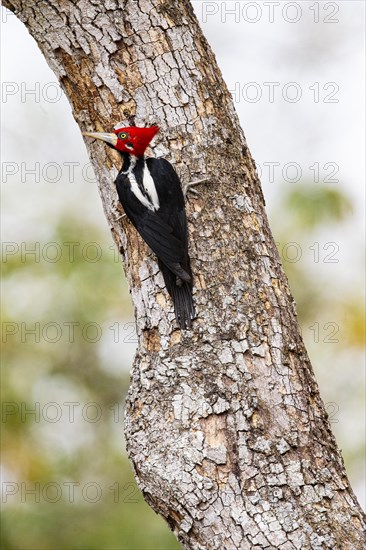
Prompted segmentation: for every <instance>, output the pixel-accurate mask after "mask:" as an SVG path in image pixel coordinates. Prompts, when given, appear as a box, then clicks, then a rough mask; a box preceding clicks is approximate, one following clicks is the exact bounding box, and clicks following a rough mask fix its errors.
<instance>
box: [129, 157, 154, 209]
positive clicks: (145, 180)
mask: <svg viewBox="0 0 366 550" xmlns="http://www.w3.org/2000/svg"><path fill="white" fill-rule="evenodd" d="M136 162H137V158H136V157H134V156H131V157H130V165H129V167H128V178H129V180H130V185H131V191H132V193H133V194H134V195H135V197H136V198H137V200H139V201H140V202H141V204H143V205H144V206H146V208H148V209H149V210H152V211H153V212H154V211H155V210H158V209H159V207H160V204H159V197H158V194H157V192H156V189H155V185H154V180H153V179H152V177H151V174H150V172H149V170H148V168H147V166H146V163H145V160H144V166H143V172H142V184H143V186H144V189H145V191H146V192H147V193H148V195H149V197H150V198H151V201H149V199H148V198H147V197H145V195H144V194H143V193H142V192H141V190H140V187H139V185H138V183H137V181H136V177H135V174H134V173H133V169H134V168H135V166H136Z"/></svg>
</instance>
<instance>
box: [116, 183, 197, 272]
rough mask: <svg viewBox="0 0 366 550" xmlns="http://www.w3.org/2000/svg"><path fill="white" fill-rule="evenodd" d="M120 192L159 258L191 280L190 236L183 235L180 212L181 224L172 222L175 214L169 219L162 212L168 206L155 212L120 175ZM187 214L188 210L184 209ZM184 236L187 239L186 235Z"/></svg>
mask: <svg viewBox="0 0 366 550" xmlns="http://www.w3.org/2000/svg"><path fill="white" fill-rule="evenodd" d="M117 191H118V195H119V198H120V201H121V203H122V206H123V208H124V210H125V212H126V214H127V216H128V218H129V219H130V220H131V222H132V223H133V225H134V226H135V227H136V229H137V231H138V232H139V233H140V235H141V237H142V238H143V239H144V241H145V242H146V243H147V244H148V245H149V247H150V248H151V250H152V251H153V252H155V254H156V255H157V257H158V258H160V260H161V261H162V262H163V263H164V264H165V265H166V266H167V267H169V269H171V270H172V271H173V273H175V274H176V275H177V276H178V277H180V278H181V279H183V280H184V281H187V282H190V280H191V277H190V275H189V273H187V271H186V270H185V269H184V265H185V257H186V236H185V235H182V233H181V229H179V231H177V229H178V228H180V226H181V221H179V218H180V216H179V215H178V212H177V213H176V214H177V216H176V218H177V224H178V225H176V224H175V223H170V222H171V221H172V217H171V216H170V214H171V213H170V214H169V216H167V220H165V219H164V217H162V216H161V215H160V214H161V213H163V212H164V211H165V205H164V206H163V210H162V212H160V211H158V213H157V212H154V211H152V210H149V209H148V208H146V207H145V206H143V205H142V204H141V203H140V202H139V201H138V199H137V198H136V197H135V195H134V194H133V193H132V191H131V189H130V188H129V187H128V186H127V185H123V184H122V185H120V184H119V181H118V178H117ZM183 213H184V211H183ZM182 237H183V238H182Z"/></svg>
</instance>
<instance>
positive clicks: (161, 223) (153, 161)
mask: <svg viewBox="0 0 366 550" xmlns="http://www.w3.org/2000/svg"><path fill="white" fill-rule="evenodd" d="M153 129H154V130H155V131H154V132H151V130H152V128H133V127H132V128H117V129H115V130H114V134H99V133H87V134H86V135H89V136H90V137H97V138H98V139H103V141H106V142H107V143H108V144H109V145H112V146H113V147H114V148H115V149H117V150H118V151H119V152H120V154H121V157H122V160H123V164H122V168H121V170H120V172H119V174H118V176H117V179H116V187H117V193H118V197H119V200H120V202H121V204H122V206H123V208H124V211H125V213H126V215H127V217H128V218H129V219H130V220H131V222H132V224H133V225H134V226H135V227H136V229H137V231H138V232H139V234H140V235H141V237H142V238H143V239H144V241H145V242H146V243H147V244H148V246H149V247H150V248H151V250H152V251H153V252H154V253H155V254H156V256H157V257H158V264H159V268H160V270H161V272H162V274H163V277H164V282H165V285H166V288H167V290H168V292H169V294H170V296H171V298H172V300H173V304H174V310H175V316H176V319H177V321H178V324H179V326H180V328H181V329H185V328H188V329H189V328H191V325H192V320H193V318H194V315H195V311H194V305H193V298H192V271H191V268H190V261H189V255H188V233H187V220H186V213H185V203H184V196H183V191H182V187H181V183H180V180H179V177H178V175H177V173H176V171H175V170H174V168H173V166H172V165H171V164H170V163H169V162H168V161H167V160H165V159H164V158H146V157H145V156H144V154H136V153H141V152H142V150H143V151H145V148H146V146H147V144H146V141H147V140H148V141H147V143H148V142H149V141H150V140H151V139H152V138H151V137H150V139H148V138H149V136H147V135H144V134H141V131H142V132H143V131H144V130H146V131H150V134H149V135H151V133H153V134H154V135H155V133H156V131H157V128H156V127H153ZM136 135H137V136H140V141H138V140H137V138H136ZM102 136H103V137H102ZM141 136H142V137H141ZM107 137H108V139H107ZM116 138H117V140H118V141H117V142H116ZM134 138H135V139H134ZM109 140H110V141H109ZM143 140H145V141H144V142H143ZM120 141H122V144H121V143H119V142H120ZM142 142H143V143H142ZM145 144H146V145H145ZM116 145H119V146H118V147H117V146H116ZM132 148H133V149H132Z"/></svg>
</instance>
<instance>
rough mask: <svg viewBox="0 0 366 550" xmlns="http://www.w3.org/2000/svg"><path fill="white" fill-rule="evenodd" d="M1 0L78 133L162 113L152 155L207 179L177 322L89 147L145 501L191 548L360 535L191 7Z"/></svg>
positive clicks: (110, 173)
mask: <svg viewBox="0 0 366 550" xmlns="http://www.w3.org/2000/svg"><path fill="white" fill-rule="evenodd" d="M3 3H4V5H5V6H6V7H8V8H9V9H11V10H13V11H15V13H16V14H17V15H18V17H19V18H20V19H21V20H22V21H23V22H24V23H25V25H26V26H27V28H28V30H29V32H30V33H31V34H32V36H33V37H34V38H35V40H36V41H37V43H38V45H39V47H40V48H41V50H42V52H43V53H44V55H45V57H46V60H47V62H48V63H49V65H50V66H51V68H52V69H53V70H54V72H55V74H56V76H57V77H58V78H59V80H60V83H61V86H62V88H63V89H64V91H65V93H66V95H67V97H68V98H69V100H70V103H71V105H72V108H73V113H74V117H75V119H76V121H77V123H78V124H79V126H80V129H81V130H84V131H85V130H89V131H102V130H103V131H110V130H111V128H112V127H113V125H114V124H115V123H117V122H119V121H120V120H122V121H123V122H124V123H125V124H126V125H130V124H131V123H132V124H133V123H135V124H136V125H141V126H145V125H150V124H152V123H157V124H158V125H159V126H160V127H161V132H160V134H159V135H158V139H157V140H156V141H158V146H157V147H156V148H155V151H154V152H155V154H157V155H159V156H160V155H164V156H165V157H167V158H168V159H169V160H171V161H172V162H173V163H174V164H175V166H176V167H177V169H178V171H179V172H180V174H181V177H182V179H183V180H184V181H192V180H195V179H198V178H204V177H207V178H208V181H207V183H205V184H202V185H201V186H200V189H199V191H200V195H199V196H198V197H194V198H190V199H189V200H188V204H187V214H188V220H189V230H190V255H191V258H192V268H193V273H194V283H195V285H194V300H195V304H196V309H197V313H198V315H197V319H196V320H195V322H194V327H193V331H192V332H187V331H185V332H180V331H179V330H178V329H177V328H176V324H175V320H174V313H173V307H172V303H171V301H170V298H169V296H168V295H167V292H166V290H165V288H164V284H163V279H162V276H161V274H160V272H159V271H158V267H157V263H156V258H155V257H154V255H153V254H152V253H151V252H150V251H149V249H148V248H147V246H146V245H145V244H144V243H143V242H142V240H141V238H140V237H139V236H138V235H137V233H136V231H135V229H134V228H133V227H132V225H131V223H130V222H129V221H128V220H127V218H122V219H120V220H118V217H119V216H120V215H121V212H122V211H121V207H120V206H119V204H118V199H117V195H116V190H115V186H114V179H115V177H116V174H117V169H118V168H119V166H120V159H119V157H118V156H117V155H116V154H115V153H114V152H113V151H112V150H110V149H108V148H107V147H105V145H103V144H102V143H99V142H98V143H97V142H95V143H94V142H92V143H89V142H88V147H89V149H90V155H91V159H92V161H93V163H94V167H95V171H96V174H97V175H98V176H99V181H100V193H101V197H102V201H103V205H104V209H105V213H106V216H107V219H108V222H109V224H110V226H111V231H112V233H113V237H114V239H115V240H116V242H117V244H118V247H119V249H120V251H121V254H122V257H123V261H124V266H125V271H126V276H127V279H128V282H129V285H130V289H131V294H132V299H133V302H134V305H135V310H136V325H137V334H138V350H137V354H136V357H135V361H134V365H133V368H132V382H131V387H130V390H129V394H128V399H127V412H126V439H127V445H128V452H129V456H130V458H131V460H132V462H133V465H134V468H135V473H136V477H137V481H138V483H139V486H140V488H141V490H142V492H143V494H144V496H145V499H146V500H147V502H148V503H149V504H150V505H151V506H152V507H153V508H154V510H156V511H157V512H158V513H159V514H161V515H162V516H163V517H164V518H165V519H166V520H167V521H168V523H169V525H170V526H171V528H172V529H173V531H174V533H175V534H176V536H177V537H178V539H179V540H180V541H181V542H182V544H183V545H184V546H185V548H191V549H211V548H212V549H215V550H217V549H221V548H223V549H239V548H240V549H242V550H246V549H248V550H249V549H253V548H281V549H282V550H290V549H300V548H301V549H321V548H331V549H333V550H334V549H340V550H341V549H342V550H344V549H361V548H364V547H365V546H364V542H362V540H363V541H364V540H365V539H364V534H365V524H364V522H363V516H362V512H361V509H360V507H359V505H358V503H357V500H356V498H355V495H354V494H353V492H352V489H351V487H350V485H349V481H348V479H347V476H346V473H345V469H344V465H343V460H342V457H341V455H340V452H339V451H338V449H337V446H336V443H335V440H334V437H333V435H332V433H331V430H330V427H329V423H328V420H327V414H326V412H325V409H324V405H323V403H322V401H321V398H320V396H319V392H318V387H317V384H316V381H315V379H314V374H313V371H312V368H311V365H310V362H309V359H308V356H307V354H306V350H305V348H304V344H303V341H302V338H301V336H300V332H299V327H298V323H297V319H296V312H295V307H294V302H293V298H292V297H291V294H290V291H289V287H288V282H287V279H286V276H285V274H284V272H283V269H282V266H281V264H280V259H279V256H278V253H277V250H276V247H275V245H274V242H273V239H272V236H271V233H270V230H269V227H268V222H267V217H266V214H265V210H264V201H263V197H262V193H261V187H260V183H259V181H258V176H257V174H256V170H255V164H254V162H253V160H252V158H251V156H250V153H249V151H248V148H247V145H246V141H245V138H244V136H243V133H242V131H241V129H240V126H239V122H238V118H237V115H236V114H235V111H234V108H233V103H232V99H231V96H230V94H229V92H228V90H227V87H226V85H225V83H224V82H223V79H222V76H221V73H220V71H219V69H218V67H217V64H216V60H215V57H214V55H213V53H212V51H211V49H210V47H209V45H208V44H207V42H206V40H205V38H204V36H203V35H202V32H201V30H200V28H199V25H198V22H197V20H196V17H195V16H194V14H193V11H192V7H191V5H190V3H189V2H188V0H179V1H175V2H169V1H165V0H119V1H117V0H106V2H95V1H93V0H81V1H79V2H72V1H71V0H62V1H61V0H50V1H45V0H40V1H38V2H22V1H21V0H4V2H3ZM81 208H82V205H81Z"/></svg>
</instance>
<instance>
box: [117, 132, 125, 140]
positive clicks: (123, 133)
mask: <svg viewBox="0 0 366 550" xmlns="http://www.w3.org/2000/svg"><path fill="white" fill-rule="evenodd" d="M118 137H119V139H126V137H127V134H126V132H121V133H120V134H118Z"/></svg>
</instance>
